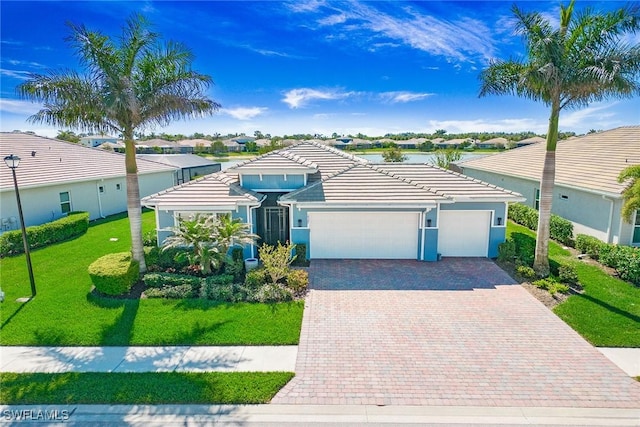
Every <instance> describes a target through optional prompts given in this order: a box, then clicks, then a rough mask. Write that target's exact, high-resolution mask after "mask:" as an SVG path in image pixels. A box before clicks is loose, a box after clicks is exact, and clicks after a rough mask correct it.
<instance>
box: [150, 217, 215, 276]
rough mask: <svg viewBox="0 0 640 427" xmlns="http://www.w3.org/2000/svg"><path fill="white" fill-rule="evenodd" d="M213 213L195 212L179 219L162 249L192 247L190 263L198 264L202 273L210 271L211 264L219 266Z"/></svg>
mask: <svg viewBox="0 0 640 427" xmlns="http://www.w3.org/2000/svg"><path fill="white" fill-rule="evenodd" d="M217 225H218V224H217V220H216V218H215V215H200V214H197V215H195V216H194V217H193V218H190V219H181V220H180V221H179V222H178V226H177V227H173V229H172V231H173V234H172V235H171V236H169V237H167V238H166V239H165V240H164V243H163V244H162V250H167V249H170V248H184V249H187V248H192V249H193V260H191V262H192V264H196V263H197V264H200V270H201V271H202V273H203V274H205V275H207V274H209V273H211V267H212V265H213V266H214V267H216V268H217V267H219V264H218V259H219V253H220V252H219V249H218V247H217V244H218V242H216V241H215V237H214V236H215V230H216V227H217Z"/></svg>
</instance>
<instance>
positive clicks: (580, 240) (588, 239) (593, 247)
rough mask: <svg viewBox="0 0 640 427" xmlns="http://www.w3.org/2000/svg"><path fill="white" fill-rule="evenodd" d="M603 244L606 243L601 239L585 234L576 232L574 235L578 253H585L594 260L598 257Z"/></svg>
mask: <svg viewBox="0 0 640 427" xmlns="http://www.w3.org/2000/svg"><path fill="white" fill-rule="evenodd" d="M604 245H606V243H605V242H603V241H602V240H600V239H597V238H595V237H593V236H589V235H587V234H578V235H577V236H576V249H577V250H578V251H580V253H583V254H587V255H589V256H590V257H591V258H592V259H595V260H597V259H599V258H600V250H601V249H602V246H604Z"/></svg>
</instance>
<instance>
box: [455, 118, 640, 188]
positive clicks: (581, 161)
mask: <svg viewBox="0 0 640 427" xmlns="http://www.w3.org/2000/svg"><path fill="white" fill-rule="evenodd" d="M545 151H546V144H534V145H529V146H526V147H522V148H517V149H514V150H509V151H506V152H504V153H500V154H496V155H493V156H487V157H483V158H480V159H473V160H468V161H466V162H464V163H461V164H460V165H459V166H460V167H461V168H462V169H463V171H464V170H466V169H475V170H482V171H488V172H494V173H497V174H501V175H509V176H515V177H521V178H527V179H532V180H536V181H539V180H540V177H541V175H542V166H543V164H544V156H545ZM634 164H640V126H625V127H619V128H616V129H612V130H608V131H605V132H599V133H594V134H589V135H586V136H583V137H579V138H573V139H570V140H566V141H561V142H559V143H558V146H557V148H556V179H555V182H556V184H561V185H566V186H570V187H577V188H585V189H588V190H592V191H598V192H605V193H613V194H620V193H622V191H623V190H624V189H625V187H626V186H627V185H628V183H622V184H620V183H618V180H617V178H618V174H619V173H620V171H621V170H623V169H624V168H625V167H627V166H631V165H634Z"/></svg>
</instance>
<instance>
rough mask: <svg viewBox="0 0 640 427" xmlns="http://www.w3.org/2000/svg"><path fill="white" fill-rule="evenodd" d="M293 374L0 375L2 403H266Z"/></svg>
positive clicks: (0, 397) (75, 373)
mask: <svg viewBox="0 0 640 427" xmlns="http://www.w3.org/2000/svg"><path fill="white" fill-rule="evenodd" d="M291 378H293V373H290V372H207V373H197V374H196V373H179V372H163V373H77V372H72V373H64V374H8V373H2V374H0V383H2V387H1V388H0V403H2V404H5V405H31V404H39V405H42V404H111V405H117V404H146V405H160V404H214V403H218V404H252V403H254V404H255V403H268V402H269V401H270V400H271V398H272V397H273V396H274V395H275V394H276V393H277V392H278V390H280V389H281V388H282V387H283V386H284V385H285V384H286V383H287V382H289V380H290V379H291Z"/></svg>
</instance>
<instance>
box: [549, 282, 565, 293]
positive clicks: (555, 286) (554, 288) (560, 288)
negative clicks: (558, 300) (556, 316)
mask: <svg viewBox="0 0 640 427" xmlns="http://www.w3.org/2000/svg"><path fill="white" fill-rule="evenodd" d="M547 290H548V291H549V293H550V294H551V295H555V294H557V293H558V292H560V293H561V294H566V293H568V292H569V286H567V285H565V284H563V283H558V282H552V283H551V285H550V286H549V288H548V289H547Z"/></svg>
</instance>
